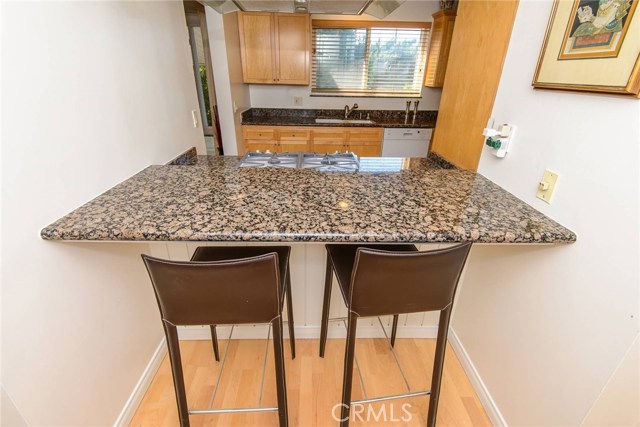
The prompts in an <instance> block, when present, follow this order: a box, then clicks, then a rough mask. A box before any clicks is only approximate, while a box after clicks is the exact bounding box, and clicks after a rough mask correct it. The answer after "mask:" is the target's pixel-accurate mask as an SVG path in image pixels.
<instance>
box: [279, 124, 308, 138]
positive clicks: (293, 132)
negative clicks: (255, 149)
mask: <svg viewBox="0 0 640 427" xmlns="http://www.w3.org/2000/svg"><path fill="white" fill-rule="evenodd" d="M278 135H279V139H280V141H299V140H304V141H308V140H309V138H310V135H311V131H310V130H309V129H305V128H295V127H291V128H279V130H278Z"/></svg>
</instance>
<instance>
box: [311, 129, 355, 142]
mask: <svg viewBox="0 0 640 427" xmlns="http://www.w3.org/2000/svg"><path fill="white" fill-rule="evenodd" d="M312 132H313V143H314V144H316V143H322V144H335V143H338V144H344V143H345V142H346V140H347V133H346V130H345V128H334V127H326V128H313V130H312Z"/></svg>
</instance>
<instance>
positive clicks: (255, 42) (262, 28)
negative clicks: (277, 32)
mask: <svg viewBox="0 0 640 427" xmlns="http://www.w3.org/2000/svg"><path fill="white" fill-rule="evenodd" d="M238 28H239V32H240V55H241V58H242V75H243V77H244V82H245V83H271V82H273V80H274V78H275V76H274V71H275V63H274V62H275V56H274V37H273V34H274V21H273V16H272V14H271V13H238Z"/></svg>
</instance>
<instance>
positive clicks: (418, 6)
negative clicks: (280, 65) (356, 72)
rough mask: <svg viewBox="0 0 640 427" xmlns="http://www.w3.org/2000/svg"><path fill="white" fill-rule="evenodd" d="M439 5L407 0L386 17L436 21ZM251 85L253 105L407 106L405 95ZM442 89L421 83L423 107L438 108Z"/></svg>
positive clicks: (338, 16) (388, 107) (368, 19)
mask: <svg viewBox="0 0 640 427" xmlns="http://www.w3.org/2000/svg"><path fill="white" fill-rule="evenodd" d="M439 9H440V7H439V2H438V1H434V0H408V1H406V2H405V3H403V4H402V5H401V6H400V7H398V8H397V9H396V10H394V11H393V12H392V13H391V14H389V16H387V17H386V18H385V19H384V21H415V22H433V18H432V16H431V15H433V14H434V13H435V12H437V11H438V10H439ZM312 19H349V20H367V21H377V20H378V19H377V18H375V17H373V16H370V15H361V16H350V15H313V16H312ZM250 87H251V106H252V107H260V108H329V109H331V108H338V109H340V108H344V106H345V104H349V105H352V104H353V103H354V102H357V103H358V105H359V107H360V109H371V110H375V109H378V110H380V109H382V110H404V109H405V101H406V100H407V99H405V98H400V99H398V98H358V97H348V98H345V97H319V96H311V86H280V85H257V84H252V85H250ZM441 92H442V91H441V89H434V88H428V87H424V86H423V87H422V97H421V98H420V105H419V109H420V110H437V109H438V106H439V104H440V94H441ZM294 97H302V103H303V105H302V107H294V106H293V98H294Z"/></svg>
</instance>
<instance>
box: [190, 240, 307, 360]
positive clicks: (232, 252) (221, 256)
mask: <svg viewBox="0 0 640 427" xmlns="http://www.w3.org/2000/svg"><path fill="white" fill-rule="evenodd" d="M273 252H275V253H277V254H278V271H279V276H280V283H279V285H280V298H281V300H280V304H281V306H282V305H284V301H285V295H286V301H287V326H288V329H289V346H290V348H291V358H292V359H295V358H296V340H295V338H296V337H295V332H294V328H295V324H294V321H293V301H292V294H291V277H290V270H289V257H290V255H291V247H289V246H198V247H197V248H196V250H195V252H194V253H193V256H192V257H191V261H192V262H210V261H228V260H232V259H241V258H249V257H256V256H260V255H265V254H268V253H273ZM210 328H211V341H212V342H213V353H214V355H215V358H216V360H217V361H220V351H219V350H218V335H217V333H216V325H210Z"/></svg>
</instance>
